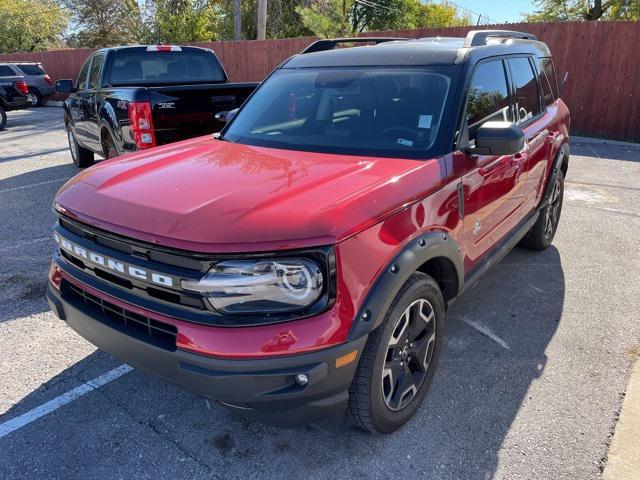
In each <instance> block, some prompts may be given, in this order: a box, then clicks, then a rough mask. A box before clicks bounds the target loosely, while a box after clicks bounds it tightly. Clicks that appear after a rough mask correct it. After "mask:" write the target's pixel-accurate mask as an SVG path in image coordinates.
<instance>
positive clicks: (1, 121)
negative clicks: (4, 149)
mask: <svg viewBox="0 0 640 480" xmlns="http://www.w3.org/2000/svg"><path fill="white" fill-rule="evenodd" d="M6 125H7V112H5V111H4V108H3V107H1V106H0V130H4V127H5V126H6Z"/></svg>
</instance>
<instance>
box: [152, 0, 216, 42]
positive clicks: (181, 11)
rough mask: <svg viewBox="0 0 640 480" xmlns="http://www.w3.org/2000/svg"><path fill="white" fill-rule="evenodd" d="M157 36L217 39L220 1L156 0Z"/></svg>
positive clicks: (165, 39)
mask: <svg viewBox="0 0 640 480" xmlns="http://www.w3.org/2000/svg"><path fill="white" fill-rule="evenodd" d="M155 3H156V22H157V28H158V37H159V39H160V40H161V41H163V42H169V43H187V42H206V41H211V40H216V39H219V38H220V36H219V31H220V30H221V25H220V20H221V19H220V13H221V8H220V5H219V2H215V1H211V0H156V2H155Z"/></svg>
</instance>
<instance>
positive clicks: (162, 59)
mask: <svg viewBox="0 0 640 480" xmlns="http://www.w3.org/2000/svg"><path fill="white" fill-rule="evenodd" d="M224 81H225V76H224V72H223V71H222V67H221V66H220V63H219V62H218V60H217V59H216V57H215V56H214V55H213V54H212V53H209V52H199V51H198V52H185V51H181V52H146V51H144V52H140V51H137V52H135V51H134V52H128V51H126V50H125V51H122V52H118V53H117V55H116V57H115V59H114V60H113V65H112V66H111V77H110V83H111V85H116V86H117V85H160V84H185V83H218V82H224Z"/></svg>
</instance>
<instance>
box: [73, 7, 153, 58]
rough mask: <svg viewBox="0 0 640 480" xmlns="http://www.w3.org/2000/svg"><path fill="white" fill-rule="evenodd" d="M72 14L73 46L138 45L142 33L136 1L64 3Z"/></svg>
mask: <svg viewBox="0 0 640 480" xmlns="http://www.w3.org/2000/svg"><path fill="white" fill-rule="evenodd" d="M64 3H65V5H66V6H67V8H68V9H69V11H70V12H71V13H72V14H73V25H74V33H72V34H70V35H69V36H68V37H67V42H68V44H69V45H70V46H74V47H92V48H100V47H110V46H114V45H126V44H130V43H137V42H138V41H139V38H140V35H141V33H142V31H143V25H142V22H141V12H140V7H139V5H138V3H137V2H136V0H109V1H104V0H64Z"/></svg>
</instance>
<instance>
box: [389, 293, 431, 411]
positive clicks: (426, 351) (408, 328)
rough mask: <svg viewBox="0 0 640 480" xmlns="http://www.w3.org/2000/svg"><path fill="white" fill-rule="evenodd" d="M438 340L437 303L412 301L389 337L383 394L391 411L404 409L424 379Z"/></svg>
mask: <svg viewBox="0 0 640 480" xmlns="http://www.w3.org/2000/svg"><path fill="white" fill-rule="evenodd" d="M435 340H436V318H435V313H434V310H433V306H432V305H431V304H430V303H429V302H428V301H427V300H425V299H419V300H416V301H414V302H413V303H411V305H409V306H408V307H407V309H406V310H405V311H404V313H403V314H402V315H401V316H400V318H399V319H398V321H397V322H396V325H395V327H394V329H393V333H392V334H391V338H390V339H389V343H388V345H387V354H386V357H385V363H384V367H383V369H382V395H383V397H384V402H385V404H386V405H387V407H388V408H389V409H390V410H394V411H397V410H402V409H403V408H404V407H406V406H407V405H408V404H409V403H410V402H411V400H412V399H413V398H415V396H416V395H417V393H418V390H419V389H420V386H421V385H422V383H423V382H424V379H425V377H426V376H427V372H428V371H429V366H430V364H431V358H432V357H433V351H434V347H435Z"/></svg>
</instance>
